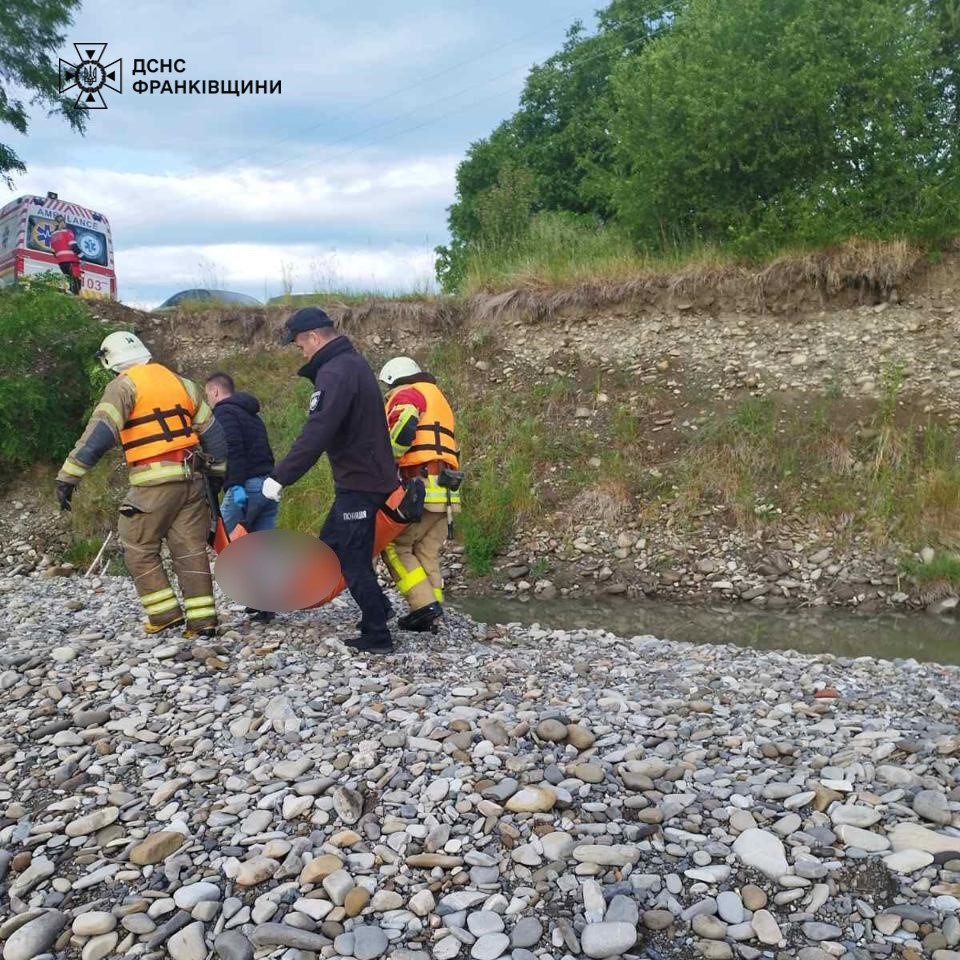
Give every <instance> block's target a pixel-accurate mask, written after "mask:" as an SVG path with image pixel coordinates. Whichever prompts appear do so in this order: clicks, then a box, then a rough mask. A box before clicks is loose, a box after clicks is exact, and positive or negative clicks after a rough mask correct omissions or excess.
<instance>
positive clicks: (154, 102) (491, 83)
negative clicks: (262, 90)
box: [0, 0, 599, 306]
mask: <svg viewBox="0 0 960 960" xmlns="http://www.w3.org/2000/svg"><path fill="white" fill-rule="evenodd" d="M597 6H599V4H597V3H592V2H587V0H520V2H518V0H475V2H474V0H449V2H446V3H439V2H434V3H430V2H428V0H408V2H406V3H402V4H401V3H396V2H381V0H355V2H352V3H346V2H341V3H333V2H330V0H319V2H317V0H314V2H311V0H270V2H263V0H233V2H230V3H228V2H225V0H211V2H205V3H198V2H195V0H194V2H189V3H188V2H185V0H164V2H155V0H149V2H146V0H127V2H125V3H123V4H117V3H115V2H113V0H86V2H85V3H84V4H83V7H82V9H81V11H80V13H79V15H78V17H77V19H76V23H75V25H74V26H73V28H72V29H71V30H70V31H69V35H68V37H67V43H66V44H65V46H64V49H63V50H62V51H61V56H63V57H64V59H68V60H75V59H76V57H75V55H74V50H73V47H72V43H73V42H75V41H78V42H86V43H91V42H93V43H107V44H108V47H107V50H106V55H105V56H104V58H103V59H104V61H110V60H114V59H116V58H117V57H122V58H123V87H124V89H123V93H122V94H116V93H110V92H109V91H104V94H105V97H106V102H107V104H108V109H107V110H97V111H92V112H91V115H90V122H89V125H88V130H87V134H86V136H84V137H80V136H79V135H77V134H75V133H72V132H71V131H70V129H69V128H68V127H67V125H66V124H65V123H63V122H62V121H57V120H54V119H47V118H45V117H44V116H43V115H42V113H41V112H39V111H35V112H34V113H33V116H32V122H31V126H30V130H29V134H28V136H26V137H21V136H19V135H17V134H15V133H14V132H12V131H11V130H10V129H9V128H4V129H3V130H2V136H3V138H5V140H6V141H7V142H9V143H11V145H12V146H13V147H14V149H15V150H16V151H17V152H18V153H19V155H20V156H21V158H22V159H23V160H24V161H25V162H26V164H27V167H28V172H27V174H26V175H24V176H21V177H18V178H16V185H15V189H14V192H13V193H11V194H10V195H9V198H12V197H14V196H16V195H18V194H21V193H39V194H41V195H42V194H44V193H46V191H47V190H54V191H56V192H57V193H59V195H60V197H61V198H62V199H66V200H72V201H75V202H77V203H80V204H82V205H84V206H88V207H92V208H93V209H95V210H98V211H100V212H101V213H103V214H105V215H106V216H107V217H108V219H109V220H110V222H111V224H112V226H113V235H114V248H115V251H116V263H117V278H118V284H119V287H120V297H121V299H123V300H124V301H126V302H129V303H136V304H140V305H145V306H152V305H156V304H157V303H159V302H160V301H162V300H163V299H165V298H166V297H167V296H168V295H170V294H171V293H174V292H176V291H177V290H180V289H183V288H185V287H191V286H206V285H209V284H210V281H211V280H212V279H214V280H216V281H218V282H219V283H222V285H223V286H225V287H227V288H228V289H232V290H239V291H242V292H244V293H249V294H251V295H253V296H255V297H257V298H258V299H263V298H264V297H265V296H274V295H276V294H279V293H281V292H282V276H283V273H284V267H283V266H282V265H283V264H286V265H287V272H288V274H289V273H292V275H293V278H294V288H295V289H296V290H297V291H302V292H309V291H312V290H315V289H322V288H329V287H331V286H336V287H339V288H351V289H378V290H382V291H384V292H393V291H398V290H410V289H416V288H422V287H423V286H425V285H427V284H430V283H432V282H433V253H432V250H433V247H435V246H436V245H437V244H438V243H444V242H446V239H447V231H446V212H445V211H446V207H447V206H448V205H449V204H450V203H451V202H452V200H453V191H454V172H455V169H456V165H457V163H458V162H459V160H460V159H461V158H462V157H463V154H464V151H465V149H466V148H467V146H468V145H469V144H470V143H471V141H473V140H476V139H477V138H479V137H482V136H485V135H486V134H488V133H489V132H490V131H491V130H492V129H493V127H494V126H495V125H496V123H497V122H499V121H500V120H501V119H503V118H504V117H506V116H508V115H509V114H510V113H511V112H512V111H513V110H514V109H515V107H516V104H517V99H518V96H519V93H520V90H521V88H522V86H523V81H524V78H525V76H526V74H527V71H528V70H529V68H530V66H531V65H532V64H533V63H536V62H541V61H543V60H544V59H545V58H546V57H548V56H549V55H550V54H551V53H553V52H554V51H555V50H557V49H558V48H559V47H560V45H561V43H562V42H563V38H564V35H565V33H566V31H567V29H568V27H569V26H570V25H571V23H573V21H574V20H576V19H581V20H583V21H584V22H585V23H586V24H587V25H588V26H592V25H593V22H594V21H593V13H594V10H595V9H596V7H597ZM141 57H142V58H144V59H149V58H157V59H161V58H172V59H176V58H178V57H180V58H183V59H184V60H185V61H186V72H185V73H183V74H175V75H173V77H172V79H175V80H186V81H188V82H189V81H191V80H205V79H207V80H209V79H217V80H232V79H236V80H239V81H244V80H279V81H281V83H282V93H281V94H280V95H273V96H270V95H267V96H264V95H259V96H258V95H249V96H240V97H237V96H222V95H206V96H204V95H189V94H188V95H172V96H171V95H163V94H159V93H157V94H153V95H151V94H149V93H144V94H138V93H136V92H134V90H133V83H134V82H135V81H136V80H139V79H144V78H143V77H139V76H138V77H134V76H133V75H132V68H133V62H134V59H135V58H141ZM146 79H147V80H149V79H152V77H147V78H146ZM0 196H2V194H0ZM4 202H6V198H4ZM0 205H2V204H0Z"/></svg>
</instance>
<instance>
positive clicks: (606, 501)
mask: <svg viewBox="0 0 960 960" xmlns="http://www.w3.org/2000/svg"><path fill="white" fill-rule="evenodd" d="M634 509H635V507H634V500H633V497H632V496H631V495H630V491H629V490H628V489H627V487H626V485H625V484H623V483H618V482H616V481H604V482H601V483H598V484H596V485H595V486H592V487H587V488H586V489H585V490H581V491H580V492H579V493H578V494H577V495H576V496H575V497H574V498H573V500H572V501H571V502H570V508H569V511H568V517H569V522H570V526H571V527H578V526H581V525H582V524H583V522H584V521H586V522H593V523H602V524H603V525H604V526H606V527H608V528H611V527H616V526H617V525H618V524H620V523H623V522H624V521H626V520H629V519H631V517H632V515H633V513H634Z"/></svg>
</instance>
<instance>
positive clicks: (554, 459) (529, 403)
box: [71, 339, 960, 582]
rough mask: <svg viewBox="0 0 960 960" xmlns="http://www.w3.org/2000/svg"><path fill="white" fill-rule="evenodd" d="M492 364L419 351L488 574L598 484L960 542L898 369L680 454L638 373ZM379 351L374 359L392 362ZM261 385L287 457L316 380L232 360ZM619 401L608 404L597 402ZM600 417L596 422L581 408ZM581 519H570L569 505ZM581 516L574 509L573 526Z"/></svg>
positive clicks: (481, 567) (957, 522)
mask: <svg viewBox="0 0 960 960" xmlns="http://www.w3.org/2000/svg"><path fill="white" fill-rule="evenodd" d="M478 358H485V359H487V361H488V363H489V364H490V365H491V367H492V368H493V369H494V370H495V369H496V367H497V364H498V362H499V361H500V360H502V358H500V357H499V356H498V354H497V352H496V350H495V349H494V347H493V346H492V345H491V344H490V343H489V342H483V341H480V342H475V343H474V344H472V345H470V344H466V345H465V344H463V343H461V342H459V341H458V340H455V339H447V340H443V341H441V342H439V343H438V344H437V345H436V346H435V347H434V348H433V349H432V351H431V352H430V354H429V355H426V356H421V357H420V360H421V361H422V362H423V363H424V365H425V366H426V367H427V368H428V369H430V370H432V371H434V372H435V373H436V375H437V376H438V379H439V381H440V383H441V385H442V386H443V387H444V389H445V390H446V391H447V392H448V394H449V396H450V397H451V400H452V402H453V404H454V407H455V409H456V410H457V411H458V414H459V420H460V435H461V440H462V444H463V447H464V450H465V454H466V456H465V463H466V467H467V470H468V475H469V485H468V487H467V488H466V493H465V509H464V513H463V514H462V516H461V518H460V519H459V522H458V528H459V537H460V538H461V539H462V541H463V543H464V546H465V551H466V557H467V561H468V564H469V566H470V568H471V570H472V571H473V572H474V573H477V574H480V575H483V574H486V573H488V572H489V570H490V568H491V565H492V562H493V560H494V558H495V557H496V555H497V554H498V553H499V552H500V551H502V550H503V549H504V548H505V547H506V546H507V544H508V543H509V541H510V538H511V535H512V534H513V532H514V530H515V528H516V526H517V523H518V522H520V521H523V520H535V521H537V522H538V523H540V524H541V525H543V526H547V525H548V521H547V519H546V514H547V513H548V512H550V511H552V510H559V511H563V510H564V509H567V508H569V507H570V505H571V504H573V503H574V501H575V500H576V498H577V496H578V495H579V494H582V493H584V492H587V491H590V490H598V491H601V492H603V493H604V495H605V496H606V497H607V498H610V499H612V500H613V501H614V502H615V503H617V504H619V505H620V506H621V508H622V515H621V519H622V518H629V517H630V516H632V515H634V514H636V515H638V516H639V517H640V519H641V521H642V522H643V523H647V524H651V523H654V522H669V524H670V525H671V527H672V528H673V529H674V530H677V531H684V530H687V531H689V532H690V533H691V534H692V533H693V532H694V531H695V530H696V529H697V525H698V523H699V522H700V521H701V520H702V518H703V515H704V513H705V512H707V513H710V514H712V515H713V516H714V517H715V518H718V519H719V520H721V521H722V522H723V523H724V524H726V525H728V526H735V527H738V528H743V529H747V530H751V531H755V530H758V529H761V528H776V527H777V526H778V525H779V524H780V523H782V522H783V521H784V520H799V521H801V522H804V523H806V524H808V525H810V526H812V527H813V528H814V529H818V530H821V531H823V532H824V533H826V532H827V531H832V532H833V534H834V536H835V537H836V540H837V542H838V544H840V545H843V544H844V543H845V542H847V543H848V542H850V541H851V540H852V539H854V538H858V539H860V540H862V541H865V542H868V543H872V544H874V545H883V544H886V543H890V542H893V543H896V544H899V545H901V546H903V547H904V548H907V549H919V548H920V547H922V546H924V545H927V544H931V545H934V546H938V547H942V548H952V547H953V546H954V537H955V531H957V530H960V467H958V465H957V458H956V450H955V442H954V437H953V436H952V434H951V433H950V432H949V431H948V430H947V429H946V428H945V427H944V426H943V425H942V424H940V423H939V422H937V421H935V420H932V419H930V418H929V417H926V416H922V415H919V414H914V413H912V412H911V410H910V408H909V406H908V405H906V404H905V403H904V397H903V382H902V378H901V377H900V375H899V372H898V371H896V370H891V371H889V372H888V376H887V380H886V383H885V384H884V388H883V394H882V397H881V399H880V400H879V402H876V403H875V404H873V405H866V404H864V405H861V407H860V408H859V409H857V410H856V411H855V412H854V413H853V414H852V412H851V405H850V404H849V402H848V401H847V400H846V399H845V398H844V397H843V396H842V394H841V393H840V392H839V391H838V390H831V391H828V392H827V393H826V394H824V395H822V396H820V397H819V398H817V399H816V400H815V401H814V402H813V404H812V406H811V407H808V408H804V407H800V406H797V405H796V404H794V403H791V402H790V401H789V400H788V399H781V398H761V397H745V398H743V399H741V400H740V401H739V402H738V403H736V404H734V405H733V406H732V407H730V408H728V409H726V410H722V411H721V410H715V411H712V412H709V413H707V414H706V415H704V416H701V417H698V418H695V419H694V420H693V421H691V424H690V426H689V427H688V428H686V429H684V430H682V431H681V432H680V433H679V435H674V437H673V439H672V440H671V442H670V445H669V446H665V445H658V444H657V443H656V442H651V441H652V440H654V439H655V438H654V436H653V434H652V433H651V432H650V425H651V419H652V417H653V416H654V415H655V411H656V409H657V407H658V405H659V404H660V402H661V401H662V400H664V398H663V397H661V396H659V395H658V393H657V390H656V388H654V387H647V388H645V389H644V390H642V391H641V392H640V394H637V392H636V384H635V383H634V382H633V381H632V378H631V377H630V376H629V375H628V374H625V373H624V374H618V375H611V374H606V375H603V376H601V375H600V374H599V373H598V372H597V371H595V370H592V369H589V368H583V369H581V370H580V371H579V372H578V373H577V375H576V376H559V375H555V376H540V377H537V376H533V375H532V374H529V373H527V374H524V375H522V376H517V377H510V378H506V379H505V380H504V382H501V383H496V382H492V381H491V379H490V378H489V377H488V376H487V375H485V374H481V373H480V372H479V371H478V370H477V368H476V366H475V361H476V360H477V359H478ZM381 359H383V358H380V357H372V358H371V360H372V361H375V362H379V361H380V360H381ZM224 366H226V367H228V368H229V369H231V370H232V372H233V373H234V375H235V376H236V378H237V380H238V383H239V384H241V385H243V386H246V387H248V388H249V389H251V390H252V391H253V392H255V393H256V394H257V395H258V396H259V397H260V400H261V402H262V404H263V416H264V419H265V421H266V423H267V426H268V429H269V432H270V436H271V440H272V443H273V445H274V448H275V450H276V452H277V453H278V454H281V455H282V453H283V452H284V451H286V450H287V449H288V448H289V446H290V444H291V443H292V441H293V440H294V438H295V437H296V435H297V433H298V431H299V429H300V426H301V424H302V422H303V417H304V415H305V410H306V405H307V401H308V399H309V395H310V386H309V384H308V383H306V381H303V380H300V381H298V382H295V381H294V378H293V373H294V370H295V368H296V360H295V359H293V358H291V356H290V355H289V354H288V353H284V352H278V351H273V352H265V353H259V354H256V355H253V354H247V355H241V356H238V357H235V358H232V359H230V360H227V361H226V362H225V363H224ZM601 393H602V394H603V395H605V396H606V397H607V398H608V400H607V402H606V403H601V402H599V400H598V397H599V396H600V394H601ZM584 404H586V405H588V406H590V407H591V409H593V410H594V411H595V421H594V422H593V423H592V424H591V425H590V426H589V427H585V426H584V425H582V423H580V422H578V421H577V420H576V419H575V417H574V411H575V409H576V408H577V407H578V406H582V405H584ZM122 479H123V468H122V466H121V465H120V464H119V462H118V461H117V460H116V458H114V460H113V462H112V466H111V467H108V468H106V469H104V468H103V467H101V468H100V469H98V470H97V471H94V472H93V474H91V476H90V477H88V478H87V479H86V480H85V481H84V485H83V488H82V490H81V493H80V495H78V497H77V498H75V501H74V503H75V510H74V514H73V517H72V521H71V522H72V525H73V529H74V531H75V534H76V537H77V541H76V547H75V549H74V556H73V559H75V560H76V561H78V562H83V561H84V560H86V559H87V557H88V556H90V555H92V552H93V551H95V549H96V548H97V547H98V546H99V537H100V536H102V534H103V533H104V531H105V530H106V529H109V526H110V524H111V522H112V518H113V515H114V510H115V502H116V496H117V491H118V490H119V489H120V487H121V485H122ZM331 496H332V488H331V482H330V475H329V469H328V467H327V466H326V463H325V461H321V463H320V464H319V465H318V466H317V467H316V468H315V469H314V470H313V471H311V472H310V474H308V476H307V477H305V478H304V479H303V480H302V481H301V482H300V483H298V484H297V485H295V486H293V487H291V488H289V489H287V490H286V491H285V493H284V498H283V503H282V510H281V523H282V525H284V526H287V527H291V528H294V529H300V530H306V531H316V530H317V529H318V528H319V526H320V524H321V523H322V520H323V517H324V515H325V511H326V508H327V506H328V504H329V502H330V499H331ZM568 514H569V510H568ZM577 519H578V518H577V517H576V516H573V515H570V520H571V522H572V523H573V525H574V526H576V524H577ZM905 572H909V573H913V574H915V575H917V576H919V577H920V578H921V579H924V580H942V579H946V580H949V581H951V582H960V562H957V561H956V560H954V559H953V557H952V555H950V554H948V553H943V554H941V555H940V556H938V558H937V560H936V561H935V562H934V563H933V564H928V565H915V564H912V563H911V562H910V561H909V560H907V561H905Z"/></svg>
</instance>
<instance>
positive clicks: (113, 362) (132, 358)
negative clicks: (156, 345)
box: [97, 330, 151, 373]
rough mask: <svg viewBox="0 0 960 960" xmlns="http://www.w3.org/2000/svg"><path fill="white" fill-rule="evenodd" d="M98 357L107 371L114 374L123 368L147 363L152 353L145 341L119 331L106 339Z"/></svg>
mask: <svg viewBox="0 0 960 960" xmlns="http://www.w3.org/2000/svg"><path fill="white" fill-rule="evenodd" d="M97 357H98V359H99V360H100V362H101V363H102V364H103V366H104V368H105V369H107V370H112V371H113V372H114V373H117V372H119V371H120V369H121V368H123V367H130V366H133V365H134V364H137V363H146V362H147V361H148V360H150V359H151V356H150V351H149V350H148V349H147V348H146V346H145V345H144V343H143V341H142V340H141V339H140V338H139V337H138V336H137V335H136V334H135V333H130V332H128V331H126V330H118V331H117V332H116V333H111V334H109V335H108V336H106V337H104V340H103V343H101V344H100V349H99V350H98V351H97Z"/></svg>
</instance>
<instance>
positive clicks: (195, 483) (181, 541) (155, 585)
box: [118, 477, 217, 630]
mask: <svg viewBox="0 0 960 960" xmlns="http://www.w3.org/2000/svg"><path fill="white" fill-rule="evenodd" d="M209 529H210V507H209V504H208V502H207V497H206V491H205V489H204V485H203V480H202V478H199V477H194V478H192V479H190V480H179V481H175V482H172V483H163V484H160V485H159V486H155V487H130V489H129V490H128V491H127V495H126V497H124V500H123V503H122V504H121V505H120V520H119V524H118V532H119V536H120V542H121V544H122V545H123V558H124V561H125V562H126V565H127V569H128V570H129V571H130V574H131V576H132V577H133V582H134V584H135V585H136V588H137V594H138V596H139V597H140V602H141V603H142V604H143V608H144V610H145V611H146V614H147V620H148V621H149V624H150V626H152V627H163V626H165V625H168V624H171V623H176V622H177V621H179V620H181V619H183V617H184V613H185V614H186V621H187V626H188V627H191V628H193V629H194V630H205V629H209V628H211V627H216V625H217V610H216V607H215V606H214V600H213V580H212V578H211V576H210V561H209V559H208V558H207V533H208V531H209ZM164 541H166V544H167V548H168V549H169V551H170V558H171V560H172V561H173V569H174V572H175V573H176V575H177V581H178V583H179V585H180V593H181V594H182V595H183V608H182V609H181V607H180V601H179V600H178V599H177V597H176V594H175V593H174V592H173V588H172V587H171V586H170V581H169V580H168V579H167V575H166V573H165V572H164V569H163V563H162V562H161V559H160V547H161V544H162V543H163V542H164Z"/></svg>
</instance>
